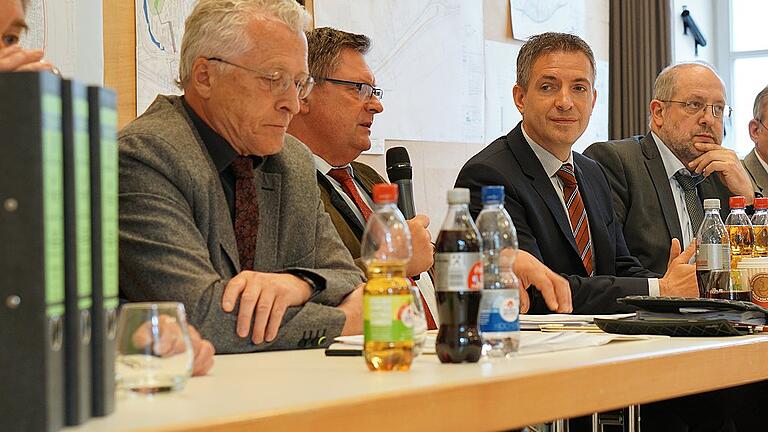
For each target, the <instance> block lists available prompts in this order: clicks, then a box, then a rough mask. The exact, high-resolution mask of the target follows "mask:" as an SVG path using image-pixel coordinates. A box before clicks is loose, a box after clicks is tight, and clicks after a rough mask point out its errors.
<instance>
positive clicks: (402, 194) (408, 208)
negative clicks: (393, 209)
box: [395, 179, 416, 219]
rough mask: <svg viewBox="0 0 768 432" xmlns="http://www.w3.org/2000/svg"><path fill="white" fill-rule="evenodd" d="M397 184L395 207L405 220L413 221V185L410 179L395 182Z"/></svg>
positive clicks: (414, 210) (414, 214)
mask: <svg viewBox="0 0 768 432" xmlns="http://www.w3.org/2000/svg"><path fill="white" fill-rule="evenodd" d="M395 184H397V189H398V191H397V192H398V194H397V207H398V208H399V209H400V211H401V212H403V216H404V217H405V219H413V218H414V217H415V216H416V209H415V208H414V205H413V183H412V182H411V180H410V179H403V180H397V181H395Z"/></svg>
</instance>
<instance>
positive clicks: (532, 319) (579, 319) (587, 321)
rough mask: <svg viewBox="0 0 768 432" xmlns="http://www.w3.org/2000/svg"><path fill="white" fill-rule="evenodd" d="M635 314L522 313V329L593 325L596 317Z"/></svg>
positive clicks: (618, 316) (629, 314)
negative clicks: (543, 326) (545, 326)
mask: <svg viewBox="0 0 768 432" xmlns="http://www.w3.org/2000/svg"><path fill="white" fill-rule="evenodd" d="M633 316H635V313H634V312H632V313H624V314H612V315H574V314H547V315H520V329H521V330H539V329H540V328H541V326H542V325H557V324H560V325H568V326H578V325H591V324H593V323H594V322H595V318H601V319H621V318H629V317H633Z"/></svg>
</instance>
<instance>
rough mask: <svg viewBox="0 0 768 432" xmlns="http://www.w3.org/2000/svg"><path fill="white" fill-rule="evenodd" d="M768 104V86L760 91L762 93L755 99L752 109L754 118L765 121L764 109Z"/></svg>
mask: <svg viewBox="0 0 768 432" xmlns="http://www.w3.org/2000/svg"><path fill="white" fill-rule="evenodd" d="M767 104H768V86H765V88H764V89H762V90H760V93H758V94H757V97H755V105H754V106H753V107H752V117H754V118H756V119H758V120H760V121H763V120H765V119H764V118H762V117H763V109H764V108H765V106H766V105H767Z"/></svg>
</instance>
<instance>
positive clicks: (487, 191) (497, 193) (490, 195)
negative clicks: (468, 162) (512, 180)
mask: <svg viewBox="0 0 768 432" xmlns="http://www.w3.org/2000/svg"><path fill="white" fill-rule="evenodd" d="M481 191H482V196H483V204H500V203H502V202H503V201H504V186H499V185H493V186H483V188H482V189H481Z"/></svg>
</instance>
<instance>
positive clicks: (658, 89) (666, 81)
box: [653, 60, 725, 101]
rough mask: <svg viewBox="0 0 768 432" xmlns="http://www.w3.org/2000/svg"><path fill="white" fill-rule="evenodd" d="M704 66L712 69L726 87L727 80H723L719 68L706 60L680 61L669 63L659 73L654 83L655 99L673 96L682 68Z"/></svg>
mask: <svg viewBox="0 0 768 432" xmlns="http://www.w3.org/2000/svg"><path fill="white" fill-rule="evenodd" d="M697 66H698V67H703V68H707V69H709V70H711V71H712V73H713V74H715V76H716V77H717V79H719V80H720V83H721V84H722V85H723V88H725V82H723V79H722V78H720V74H718V73H717V70H716V69H715V67H714V66H712V65H711V64H709V63H707V62H704V61H699V60H697V61H690V62H680V63H676V64H673V65H669V66H667V67H665V68H664V69H662V71H661V72H659V75H658V76H656V81H654V83H653V99H656V100H660V101H663V100H669V99H671V98H672V95H673V94H674V93H675V86H676V85H677V75H678V73H680V69H687V68H691V67H697Z"/></svg>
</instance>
